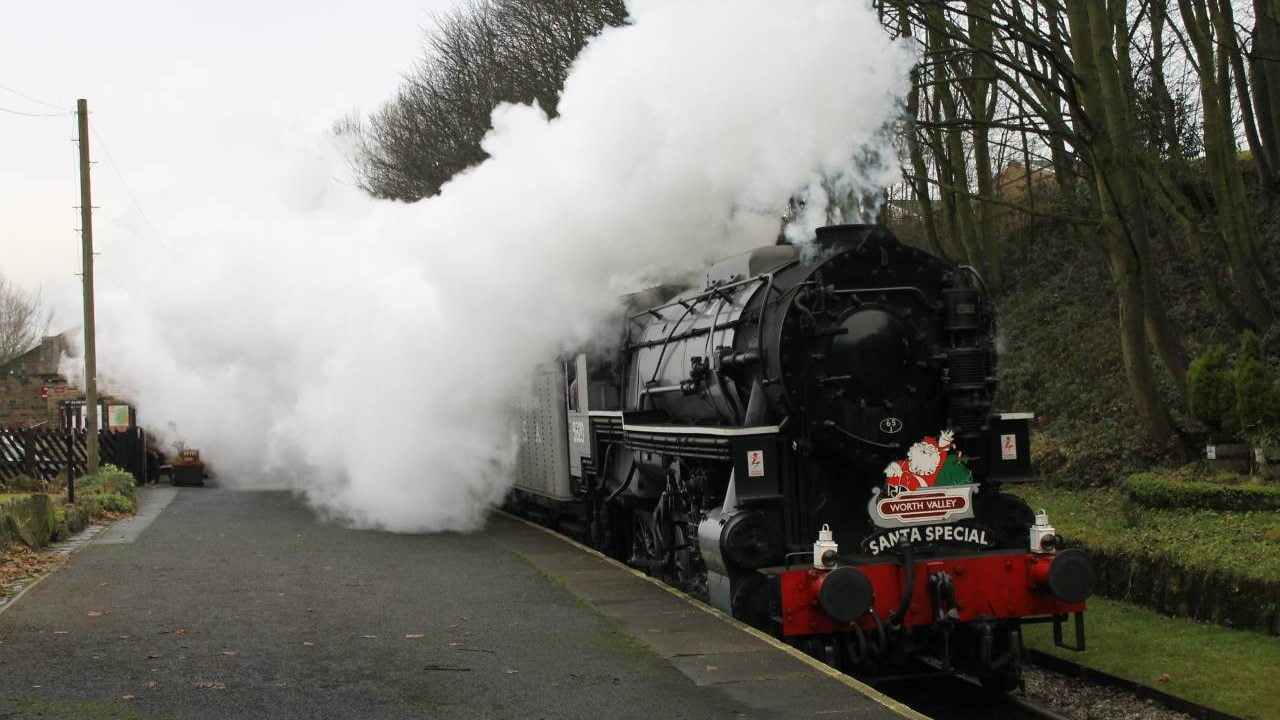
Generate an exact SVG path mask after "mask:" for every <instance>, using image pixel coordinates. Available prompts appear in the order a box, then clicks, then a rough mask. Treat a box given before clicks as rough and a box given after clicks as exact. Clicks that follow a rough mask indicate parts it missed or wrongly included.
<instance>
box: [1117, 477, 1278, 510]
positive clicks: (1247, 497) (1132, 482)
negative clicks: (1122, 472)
mask: <svg viewBox="0 0 1280 720" xmlns="http://www.w3.org/2000/svg"><path fill="white" fill-rule="evenodd" d="M1124 489H1125V492H1126V493H1127V494H1128V497H1129V499H1130V500H1132V501H1133V502H1135V503H1137V504H1139V505H1143V506H1145V507H1151V508H1166V509H1176V508H1192V509H1210V510H1239V511H1246V510H1280V485H1262V484H1252V483H1245V484H1240V485H1223V484H1219V483H1212V482H1203V481H1195V480H1171V479H1169V478H1165V477H1160V476H1159V475H1155V474H1153V473H1134V474H1133V475H1130V476H1129V477H1128V479H1126V480H1125V482H1124Z"/></svg>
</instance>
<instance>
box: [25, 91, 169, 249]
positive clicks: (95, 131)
mask: <svg viewBox="0 0 1280 720" xmlns="http://www.w3.org/2000/svg"><path fill="white" fill-rule="evenodd" d="M0 90H5V91H7V92H10V93H13V94H14V95H17V96H18V97H20V98H24V99H26V100H30V101H31V102H34V103H38V104H40V105H44V106H45V107H49V108H53V109H54V110H61V111H62V112H59V113H28V112H21V111H18V110H9V109H7V108H3V107H0V111H3V112H7V113H13V114H14V115H24V116H27V117H63V116H64V115H65V114H67V113H71V114H72V115H74V114H75V112H76V111H75V110H72V109H70V108H67V107H63V106H61V105H57V104H54V103H51V102H47V101H45V100H41V99H40V98H38V97H34V96H32V95H28V94H26V93H23V92H19V91H17V90H14V89H13V88H11V87H8V86H7V85H0ZM89 129H90V130H91V131H92V132H93V136H94V138H95V139H96V140H97V143H98V146H99V147H101V148H102V154H103V155H106V157H107V164H108V165H110V166H111V170H112V172H114V173H115V174H116V178H117V179H118V180H119V181H120V185H121V186H122V187H124V191H125V193H126V194H128V196H129V200H130V201H131V202H132V203H133V207H134V208H136V209H137V211H138V215H139V216H141V217H142V221H143V222H144V223H146V225H147V229H148V230H150V231H151V236H152V237H153V238H155V241H156V243H157V244H158V245H160V248H161V249H162V250H164V252H165V254H166V255H168V256H169V257H170V258H172V257H173V253H172V252H171V251H170V250H169V245H168V244H167V243H165V241H164V238H162V237H160V233H159V232H158V231H157V230H156V226H155V224H154V223H152V222H151V218H150V216H148V215H147V211H146V210H143V209H142V203H141V202H139V201H138V196H137V195H135V194H134V192H133V188H132V187H130V186H129V181H128V180H125V179H124V173H123V172H121V171H120V166H119V165H117V164H116V161H115V158H113V157H112V156H111V150H110V149H109V148H108V147H107V143H106V141H105V140H103V139H102V134H101V133H99V132H98V127H97V125H96V124H95V123H93V122H92V121H90V122H89ZM78 167H79V166H78V163H77V168H78Z"/></svg>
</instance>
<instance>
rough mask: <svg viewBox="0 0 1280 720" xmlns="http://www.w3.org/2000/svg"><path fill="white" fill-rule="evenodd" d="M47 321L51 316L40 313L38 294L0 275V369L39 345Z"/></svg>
mask: <svg viewBox="0 0 1280 720" xmlns="http://www.w3.org/2000/svg"><path fill="white" fill-rule="evenodd" d="M51 321H52V314H51V313H49V312H48V311H46V310H45V309H44V307H43V304H42V303H41V302H40V295H39V294H37V293H35V292H31V291H26V290H23V289H22V288H20V287H18V286H16V285H14V284H13V283H11V282H9V281H8V280H7V279H5V277H4V276H3V275H0V365H4V364H5V363H7V362H9V361H10V360H12V359H14V358H16V357H18V356H19V355H21V354H22V353H24V352H26V351H28V350H30V349H31V348H33V347H35V346H36V345H37V344H39V343H40V341H41V340H43V339H44V336H45V333H47V332H48V331H49V324H50V322H51Z"/></svg>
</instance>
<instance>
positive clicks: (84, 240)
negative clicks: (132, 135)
mask: <svg viewBox="0 0 1280 720" xmlns="http://www.w3.org/2000/svg"><path fill="white" fill-rule="evenodd" d="M76 120H77V125H78V126H79V129H80V133H79V134H80V241H81V242H80V254H81V255H80V257H81V260H80V263H81V268H82V270H83V274H82V275H81V278H82V280H83V281H84V424H85V441H86V446H85V454H86V456H87V462H86V463H85V472H86V473H89V474H93V473H96V472H97V471H98V352H97V347H96V343H95V339H94V338H95V331H94V327H93V202H92V200H91V199H90V197H89V103H88V101H86V100H85V99H84V98H81V99H79V100H76ZM71 483H72V479H71V477H70V475H69V474H68V476H67V487H68V490H70V488H71V487H73V485H72V484H71Z"/></svg>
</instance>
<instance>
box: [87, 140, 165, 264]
mask: <svg viewBox="0 0 1280 720" xmlns="http://www.w3.org/2000/svg"><path fill="white" fill-rule="evenodd" d="M89 130H90V131H91V132H92V133H93V137H94V139H95V140H96V141H97V143H98V147H100V148H102V154H103V155H106V156H107V164H108V165H110V166H111V170H112V171H113V172H114V173H115V174H116V178H117V179H119V180H120V184H121V185H122V186H124V191H125V192H126V193H128V195H129V199H130V200H131V201H133V207H134V208H136V209H137V211H138V215H140V216H141V217H142V221H143V222H145V223H146V224H147V229H148V230H150V231H151V236H152V237H154V238H155V240H156V243H157V244H159V245H160V248H161V249H162V250H164V254H165V255H168V256H169V257H170V258H172V257H173V253H172V252H170V250H169V245H168V244H167V243H165V241H164V239H163V238H161V237H160V233H159V232H157V231H156V226H155V225H154V224H152V222H151V218H150V217H148V216H147V212H146V211H145V210H143V209H142V203H141V202H138V196H137V195H134V194H133V188H131V187H129V181H128V180H125V179H124V173H122V172H120V166H118V165H116V161H115V158H113V157H111V150H109V149H108V148H107V143H106V141H105V140H103V139H102V135H101V134H100V133H99V132H98V127H97V125H96V124H95V123H94V122H93V121H92V120H90V121H89Z"/></svg>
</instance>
